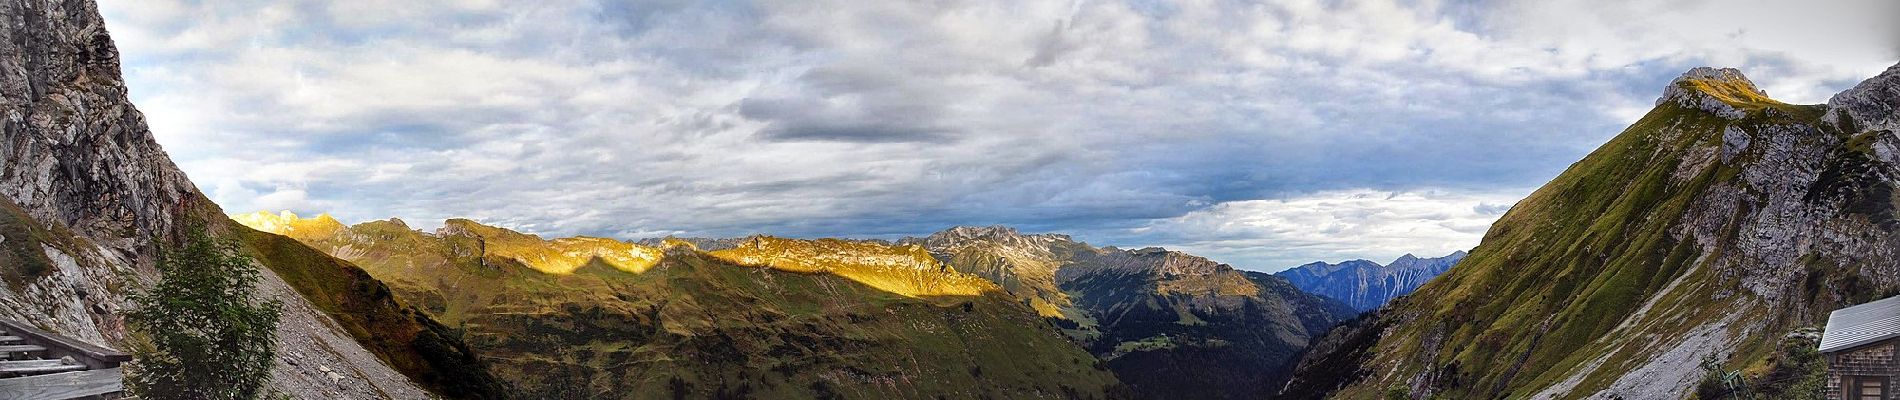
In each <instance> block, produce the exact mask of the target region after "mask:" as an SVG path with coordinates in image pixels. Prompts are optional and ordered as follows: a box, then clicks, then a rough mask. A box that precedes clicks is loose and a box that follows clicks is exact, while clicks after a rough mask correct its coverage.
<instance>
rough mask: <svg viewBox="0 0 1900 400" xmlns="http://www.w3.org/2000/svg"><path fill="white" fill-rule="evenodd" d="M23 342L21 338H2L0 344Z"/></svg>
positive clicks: (0, 337)
mask: <svg viewBox="0 0 1900 400" xmlns="http://www.w3.org/2000/svg"><path fill="white" fill-rule="evenodd" d="M22 340H23V339H21V338H20V337H19V336H0V343H17V342H20V341H22Z"/></svg>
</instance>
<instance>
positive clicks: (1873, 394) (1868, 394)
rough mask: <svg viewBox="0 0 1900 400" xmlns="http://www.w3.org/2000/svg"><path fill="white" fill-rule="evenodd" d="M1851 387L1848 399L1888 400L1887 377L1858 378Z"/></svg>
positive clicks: (1855, 378) (1854, 378)
mask: <svg viewBox="0 0 1900 400" xmlns="http://www.w3.org/2000/svg"><path fill="white" fill-rule="evenodd" d="M1852 382H1853V385H1852V386H1849V387H1848V389H1849V390H1850V391H1849V394H1848V398H1849V399H1851V400H1887V399H1888V398H1890V397H1888V396H1889V395H1888V394H1887V377H1884V376H1856V377H1853V380H1852Z"/></svg>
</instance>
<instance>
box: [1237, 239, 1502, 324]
mask: <svg viewBox="0 0 1900 400" xmlns="http://www.w3.org/2000/svg"><path fill="white" fill-rule="evenodd" d="M1464 258H1465V252H1464V251H1456V252H1452V253H1451V254H1447V255H1445V256H1444V257H1433V258H1418V257H1417V256H1413V255H1411V254H1406V255H1405V256H1403V257H1399V259H1397V260H1392V262H1391V263H1389V264H1386V265H1379V263H1376V262H1371V261H1366V260H1350V261H1344V262H1340V263H1338V264H1328V263H1325V262H1314V263H1311V264H1306V265H1301V266H1299V267H1295V268H1293V269H1289V270H1286V271H1281V272H1280V273H1277V274H1274V275H1278V276H1280V277H1281V278H1286V280H1287V281H1289V282H1293V286H1296V287H1299V288H1300V290H1305V291H1306V292H1307V293H1312V294H1317V295H1321V296H1326V297H1331V298H1334V299H1338V300H1339V301H1342V302H1345V303H1346V304H1347V305H1351V306H1352V308H1353V309H1355V310H1359V311H1371V310H1376V309H1378V308H1379V307H1380V306H1384V305H1385V302H1387V301H1392V298H1394V297H1399V296H1404V295H1405V294H1407V293H1412V291H1413V290H1416V289H1418V287H1419V285H1424V284H1425V281H1429V280H1431V279H1432V277H1436V276H1438V275H1439V274H1443V273H1445V271H1448V270H1451V266H1452V265H1454V264H1457V263H1458V260H1462V259H1464Z"/></svg>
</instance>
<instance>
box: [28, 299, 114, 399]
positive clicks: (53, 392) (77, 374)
mask: <svg viewBox="0 0 1900 400" xmlns="http://www.w3.org/2000/svg"><path fill="white" fill-rule="evenodd" d="M131 360H132V356H129V355H126V354H124V353H120V352H117V351H114V350H112V349H107V348H104V347H99V346H97V345H93V344H91V343H86V342H83V341H79V340H76V339H73V338H69V337H65V336H60V335H57V334H53V333H51V332H46V331H42V330H39V329H36V328H34V327H32V326H28V325H26V324H22V323H19V322H16V321H9V320H4V319H0V400H12V399H48V400H64V399H112V398H117V397H118V396H119V395H120V394H121V393H122V392H124V391H125V379H124V378H125V375H124V373H123V372H122V371H121V370H120V369H119V364H121V363H124V362H126V361H131Z"/></svg>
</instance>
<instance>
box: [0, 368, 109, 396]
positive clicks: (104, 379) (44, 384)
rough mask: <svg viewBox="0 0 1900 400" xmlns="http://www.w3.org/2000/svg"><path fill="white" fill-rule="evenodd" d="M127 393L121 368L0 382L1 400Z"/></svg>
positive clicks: (11, 379)
mask: <svg viewBox="0 0 1900 400" xmlns="http://www.w3.org/2000/svg"><path fill="white" fill-rule="evenodd" d="M123 391H125V374H124V373H123V372H121V371H120V370H119V369H118V368H108V369H95V370H89V371H77V372H64V373H58V374H46V375H33V376H23V377H19V378H7V379H0V400H16V399H19V400H25V399H46V400H66V399H73V398H80V397H86V396H97V395H102V394H107V393H119V392H123Z"/></svg>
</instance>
